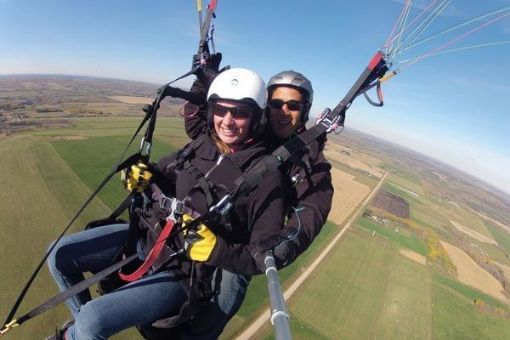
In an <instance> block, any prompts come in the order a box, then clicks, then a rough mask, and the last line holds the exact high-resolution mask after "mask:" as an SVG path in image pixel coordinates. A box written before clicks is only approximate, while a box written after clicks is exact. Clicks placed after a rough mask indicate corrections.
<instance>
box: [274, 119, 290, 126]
mask: <svg viewBox="0 0 510 340" xmlns="http://www.w3.org/2000/svg"><path fill="white" fill-rule="evenodd" d="M277 122H278V124H280V125H289V124H291V123H292V120H290V119H285V118H280V119H278V121H277Z"/></svg>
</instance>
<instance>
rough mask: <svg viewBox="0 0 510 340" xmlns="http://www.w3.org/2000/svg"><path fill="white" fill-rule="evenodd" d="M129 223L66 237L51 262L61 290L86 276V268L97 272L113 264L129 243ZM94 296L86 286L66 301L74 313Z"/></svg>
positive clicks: (49, 260)
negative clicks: (85, 288)
mask: <svg viewBox="0 0 510 340" xmlns="http://www.w3.org/2000/svg"><path fill="white" fill-rule="evenodd" d="M128 229H129V226H128V225H127V224H112V225H107V226H102V227H97V228H94V229H89V230H85V231H82V232H79V233H76V234H72V235H68V236H65V237H63V238H62V239H61V240H60V241H59V242H58V244H57V246H56V247H55V248H54V249H53V250H52V252H51V253H50V255H49V257H48V266H49V270H50V273H51V275H52V276H53V278H54V279H55V281H56V283H57V285H58V288H59V289H60V291H64V290H66V289H68V288H69V287H71V286H73V285H75V284H76V283H78V282H80V281H82V280H83V279H84V276H83V273H84V272H90V271H92V272H95V271H99V270H101V269H104V268H106V267H108V266H110V265H111V264H112V259H113V257H114V256H115V255H117V253H118V251H119V250H120V249H121V247H122V246H123V245H124V244H125V242H126V238H127V235H128ZM90 299H91V296H90V292H89V290H85V291H83V292H81V293H79V294H77V295H75V296H74V297H72V298H70V299H68V300H67V301H66V303H67V305H68V307H69V309H70V310H71V313H72V314H73V317H74V318H76V317H77V315H78V311H79V310H80V307H81V306H82V305H83V304H85V303H86V302H87V301H90Z"/></svg>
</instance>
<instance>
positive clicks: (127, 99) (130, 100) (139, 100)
mask: <svg viewBox="0 0 510 340" xmlns="http://www.w3.org/2000/svg"><path fill="white" fill-rule="evenodd" d="M108 98H111V99H113V100H116V101H119V102H121V103H125V104H150V103H152V101H153V100H154V98H152V97H134V96H109V97H108Z"/></svg>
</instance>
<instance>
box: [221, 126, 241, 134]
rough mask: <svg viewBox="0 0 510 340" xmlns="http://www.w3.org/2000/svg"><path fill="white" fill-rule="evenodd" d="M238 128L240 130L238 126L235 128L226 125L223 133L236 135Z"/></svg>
mask: <svg viewBox="0 0 510 340" xmlns="http://www.w3.org/2000/svg"><path fill="white" fill-rule="evenodd" d="M237 130H238V129H237V128H234V129H231V128H226V127H222V128H221V132H223V134H225V135H228V136H233V135H235V134H236V132H237Z"/></svg>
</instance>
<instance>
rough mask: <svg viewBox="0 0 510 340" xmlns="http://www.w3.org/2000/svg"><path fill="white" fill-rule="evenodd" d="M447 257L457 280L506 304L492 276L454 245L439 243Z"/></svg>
mask: <svg viewBox="0 0 510 340" xmlns="http://www.w3.org/2000/svg"><path fill="white" fill-rule="evenodd" d="M441 245H442V246H443V247H444V249H445V250H446V252H447V253H448V256H449V257H450V259H451V260H452V262H453V263H454V264H455V266H457V272H458V277H457V278H458V279H459V281H461V282H462V283H465V284H467V285H469V286H471V287H474V288H476V289H478V290H480V291H482V292H484V293H486V294H489V295H491V296H494V297H495V298H497V299H499V300H501V301H504V302H508V300H507V299H506V297H505V296H504V295H503V293H502V291H503V286H502V285H501V283H500V282H499V281H498V280H496V279H495V278H494V277H493V276H492V275H490V274H489V273H487V272H486V271H485V270H483V269H482V268H481V267H480V266H479V265H478V264H477V263H476V262H475V261H474V260H473V259H472V258H471V257H469V255H468V254H466V253H465V252H464V251H463V250H462V249H460V248H458V247H455V246H454V245H452V244H450V243H448V242H445V241H441Z"/></svg>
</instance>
